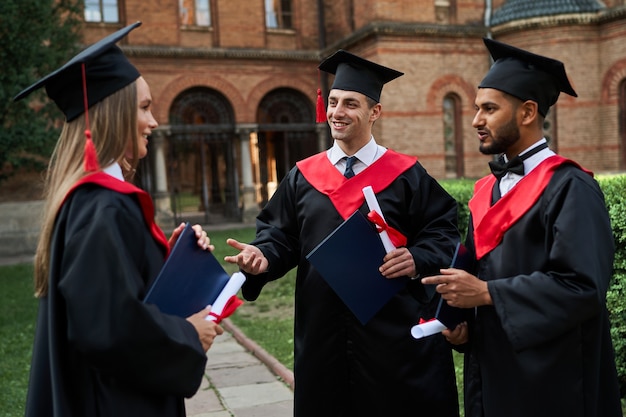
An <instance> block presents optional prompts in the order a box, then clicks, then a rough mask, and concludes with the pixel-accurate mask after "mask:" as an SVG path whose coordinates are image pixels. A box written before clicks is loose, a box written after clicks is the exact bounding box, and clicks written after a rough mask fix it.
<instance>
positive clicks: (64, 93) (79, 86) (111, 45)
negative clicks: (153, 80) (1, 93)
mask: <svg viewBox="0 0 626 417" xmlns="http://www.w3.org/2000/svg"><path fill="white" fill-rule="evenodd" d="M140 25H141V22H136V23H133V24H132V25H129V26H126V27H125V28H123V29H120V30H118V31H117V32H115V33H112V34H111V35H109V36H107V37H105V38H103V39H101V40H100V41H98V42H96V43H94V44H93V45H91V46H89V47H87V48H86V49H84V50H83V51H81V52H80V53H79V54H78V55H76V56H75V57H74V58H72V59H71V60H69V61H68V62H67V63H66V64H65V65H63V66H62V67H61V68H59V69H57V70H56V71H54V72H51V73H50V74H48V75H46V76H45V77H43V78H42V79H40V80H39V81H37V82H36V83H34V84H33V85H31V86H30V87H28V88H26V89H24V90H23V91H21V92H20V93H19V94H18V95H16V96H15V97H14V98H13V100H14V101H17V100H20V99H22V98H24V97H26V96H28V95H29V94H30V93H32V92H33V91H35V90H37V89H38V88H41V87H45V88H46V93H47V95H48V97H50V98H51V99H52V100H54V102H55V103H56V105H57V106H58V107H59V109H61V111H62V112H63V114H65V119H66V121H68V122H70V121H72V120H74V119H75V118H76V117H78V116H80V115H81V114H82V113H84V112H85V110H86V108H85V96H86V97H87V103H88V107H91V106H92V105H94V104H96V103H97V102H99V101H101V100H102V99H104V98H106V97H108V96H110V95H111V94H113V93H115V92H116V91H118V90H121V89H122V88H124V87H126V86H127V85H129V84H130V83H132V82H133V81H135V80H136V79H137V78H139V75H140V74H139V71H137V69H136V68H135V67H134V66H133V65H132V64H131V63H130V62H129V61H128V59H127V58H126V56H124V53H123V52H122V50H121V49H120V48H119V47H117V46H116V45H115V43H116V42H118V41H119V40H120V39H122V38H123V37H124V36H126V35H127V34H128V33H129V32H130V31H131V30H133V29H135V28H137V27H138V26H140ZM83 64H84V71H85V79H83V74H82V71H83ZM83 86H85V89H86V91H85V90H84V89H83Z"/></svg>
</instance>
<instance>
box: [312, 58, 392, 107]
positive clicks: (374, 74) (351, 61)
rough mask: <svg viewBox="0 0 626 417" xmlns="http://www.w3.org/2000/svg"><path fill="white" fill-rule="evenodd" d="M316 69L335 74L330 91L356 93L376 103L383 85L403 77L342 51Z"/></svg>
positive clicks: (389, 69)
mask: <svg viewBox="0 0 626 417" xmlns="http://www.w3.org/2000/svg"><path fill="white" fill-rule="evenodd" d="M318 68H319V69H320V70H322V71H325V72H329V73H331V74H335V80H334V81H333V85H332V86H331V89H334V88H336V89H338V90H347V91H357V92H359V93H362V94H365V95H366V96H368V97H369V98H371V99H373V100H375V101H376V102H377V103H378V102H379V101H380V93H381V91H382V89H383V85H384V84H385V83H388V82H389V81H391V80H394V79H396V78H398V77H400V76H401V75H404V73H403V72H400V71H396V70H394V69H391V68H387V67H384V66H382V65H379V64H376V63H374V62H371V61H368V60H366V59H363V58H361V57H358V56H356V55H353V54H351V53H349V52H347V51H344V50H343V49H340V50H338V51H337V52H335V53H334V54H332V55H331V56H330V57H328V58H326V59H325V60H324V61H323V62H322V63H321V64H320V65H319V67H318Z"/></svg>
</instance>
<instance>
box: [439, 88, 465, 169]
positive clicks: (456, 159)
mask: <svg viewBox="0 0 626 417" xmlns="http://www.w3.org/2000/svg"><path fill="white" fill-rule="evenodd" d="M443 140H444V152H445V169H446V177H447V178H459V177H462V176H463V135H462V132H461V100H460V99H459V97H458V96H457V95H455V94H448V95H447V96H446V97H445V98H444V99H443Z"/></svg>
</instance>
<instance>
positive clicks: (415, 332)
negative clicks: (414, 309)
mask: <svg viewBox="0 0 626 417" xmlns="http://www.w3.org/2000/svg"><path fill="white" fill-rule="evenodd" d="M445 328H446V326H444V325H443V323H442V322H440V321H439V320H437V319H435V320H431V321H427V322H426V323H422V324H416V325H415V326H413V327H411V336H413V337H414V338H415V339H421V338H422V337H426V336H432V335H433V334H437V333H441V331H442V330H445Z"/></svg>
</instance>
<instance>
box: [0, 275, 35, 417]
mask: <svg viewBox="0 0 626 417" xmlns="http://www.w3.org/2000/svg"><path fill="white" fill-rule="evenodd" d="M32 276H33V267H32V265H16V266H3V267H0V404H2V407H1V408H2V416H3V417H14V416H15V417H17V416H23V415H24V404H25V401H26V387H27V384H28V371H29V369H30V357H31V351H32V344H33V335H34V329H35V317H36V315H37V300H36V299H35V297H34V295H33V278H32Z"/></svg>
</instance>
